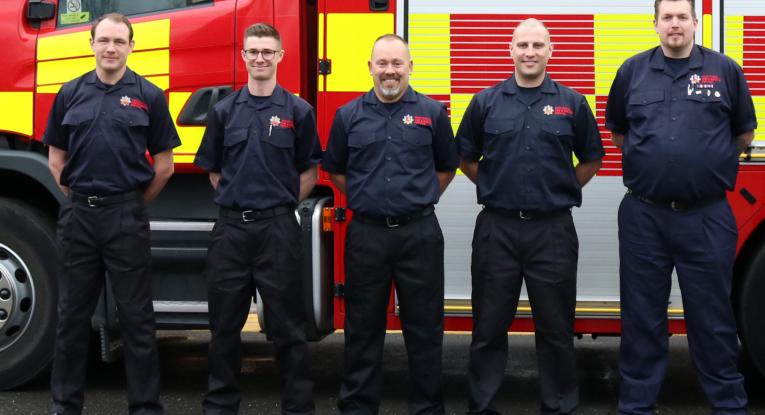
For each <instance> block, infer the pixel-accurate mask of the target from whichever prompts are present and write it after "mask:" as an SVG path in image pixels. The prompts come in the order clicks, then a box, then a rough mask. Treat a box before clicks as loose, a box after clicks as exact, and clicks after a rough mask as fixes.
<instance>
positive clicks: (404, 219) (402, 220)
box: [353, 205, 436, 229]
mask: <svg viewBox="0 0 765 415" xmlns="http://www.w3.org/2000/svg"><path fill="white" fill-rule="evenodd" d="M435 210H436V208H434V207H433V205H430V206H428V207H426V208H425V209H423V210H421V211H419V212H417V213H412V214H410V215H401V216H375V215H367V214H365V213H361V212H353V220H358V221H359V222H364V223H372V224H375V225H383V226H385V227H386V228H389V229H393V228H398V227H399V226H403V225H406V224H407V223H409V222H412V221H414V220H417V219H420V218H422V217H425V216H428V215H432V214H433V212H435Z"/></svg>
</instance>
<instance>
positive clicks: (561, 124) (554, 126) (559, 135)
mask: <svg viewBox="0 0 765 415" xmlns="http://www.w3.org/2000/svg"><path fill="white" fill-rule="evenodd" d="M542 131H543V132H544V133H545V134H544V135H545V137H547V139H548V141H549V143H550V144H551V145H552V146H553V148H554V149H556V150H557V149H560V150H563V151H564V152H571V151H573V149H574V146H573V144H574V143H573V140H574V126H573V125H571V122H570V121H568V120H552V121H548V122H546V123H544V124H542Z"/></svg>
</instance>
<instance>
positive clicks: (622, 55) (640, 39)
mask: <svg viewBox="0 0 765 415" xmlns="http://www.w3.org/2000/svg"><path fill="white" fill-rule="evenodd" d="M593 24H594V27H595V39H594V41H595V44H594V46H593V47H594V49H595V94H596V95H608V91H609V90H610V89H611V83H612V82H613V80H614V76H615V75H616V71H617V70H618V69H619V66H621V64H622V63H623V62H624V61H625V60H626V59H627V58H629V57H631V56H632V55H634V54H635V51H636V50H647V49H650V48H652V47H654V46H656V45H657V44H658V42H659V39H658V37H657V36H656V31H655V30H654V27H653V15H651V14H598V15H595V16H594V22H593Z"/></svg>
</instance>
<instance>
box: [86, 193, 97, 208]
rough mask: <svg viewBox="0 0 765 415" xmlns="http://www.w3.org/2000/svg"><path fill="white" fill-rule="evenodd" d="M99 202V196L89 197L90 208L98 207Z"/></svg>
mask: <svg viewBox="0 0 765 415" xmlns="http://www.w3.org/2000/svg"><path fill="white" fill-rule="evenodd" d="M97 201H98V196H88V206H90V207H98V205H97V204H96V202H97Z"/></svg>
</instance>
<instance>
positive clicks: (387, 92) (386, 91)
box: [380, 78, 401, 98]
mask: <svg viewBox="0 0 765 415" xmlns="http://www.w3.org/2000/svg"><path fill="white" fill-rule="evenodd" d="M385 81H398V82H399V84H398V85H397V86H395V87H392V88H387V87H385V86H384V85H385ZM400 82H401V80H400V79H398V78H385V79H380V93H381V94H382V95H383V96H384V97H386V98H395V97H397V96H398V94H400V93H401V84H400Z"/></svg>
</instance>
